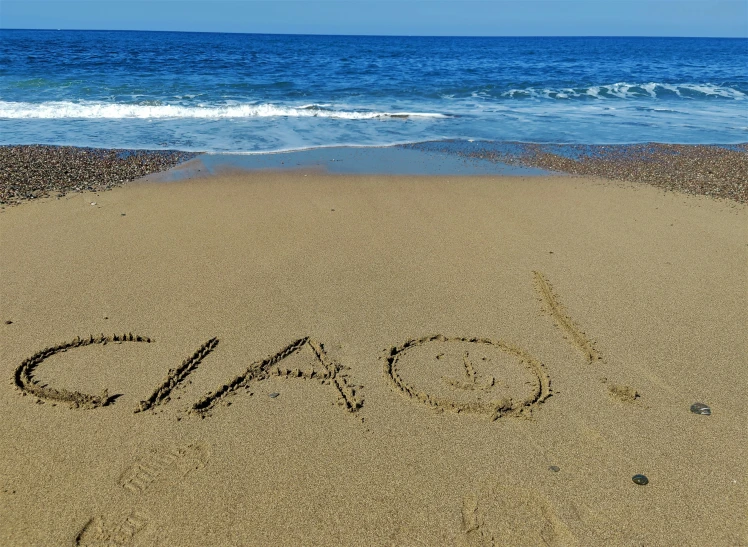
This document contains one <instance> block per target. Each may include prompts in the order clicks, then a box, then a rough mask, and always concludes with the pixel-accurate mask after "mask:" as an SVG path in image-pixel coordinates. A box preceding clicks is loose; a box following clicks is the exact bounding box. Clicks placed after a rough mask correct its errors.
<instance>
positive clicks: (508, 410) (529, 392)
mask: <svg viewBox="0 0 748 547" xmlns="http://www.w3.org/2000/svg"><path fill="white" fill-rule="evenodd" d="M534 279H535V285H536V287H535V288H536V290H537V292H538V294H539V295H540V296H541V299H542V300H543V301H544V303H545V307H546V311H547V312H548V314H549V315H550V316H551V317H552V318H553V319H554V320H555V324H556V325H557V326H558V327H559V328H560V329H562V330H564V331H565V333H566V336H565V338H566V339H567V340H569V341H570V342H571V343H572V344H573V345H574V346H575V347H576V348H577V349H578V350H579V351H580V352H582V353H583V354H584V356H585V359H586V360H587V361H588V362H592V361H595V360H599V359H602V357H601V356H600V353H599V352H598V351H597V350H596V349H595V347H594V345H593V343H592V342H591V341H590V340H589V339H587V338H586V337H585V335H584V333H583V332H582V331H581V330H580V329H579V328H577V326H576V324H575V323H574V322H573V321H572V320H571V318H570V317H568V315H566V314H565V312H564V310H563V307H562V306H561V304H560V302H559V300H558V297H557V296H556V294H555V293H554V292H553V289H552V288H551V285H550V283H549V282H548V281H547V279H546V278H545V277H544V276H543V275H542V274H540V273H539V272H534ZM154 342H155V340H154V339H153V338H151V337H149V336H144V335H141V334H133V333H126V334H114V335H104V334H101V335H99V336H93V335H91V336H88V337H86V338H80V337H77V338H75V339H74V340H72V341H69V342H63V343H61V344H58V345H55V346H50V347H48V348H45V349H43V350H41V351H39V352H37V353H36V354H34V355H32V356H31V357H29V358H28V359H25V360H24V361H23V362H22V363H21V364H20V365H19V366H18V367H17V368H16V370H15V374H14V383H15V386H16V387H17V388H18V389H19V390H20V392H21V393H22V394H23V395H32V396H34V397H37V398H38V400H47V401H51V402H55V403H66V404H69V405H70V407H71V408H81V409H94V408H100V407H106V406H110V405H112V404H114V403H115V401H116V399H117V397H118V395H110V394H109V393H108V391H107V390H103V391H102V393H101V394H99V395H93V394H86V393H81V392H78V391H69V390H66V389H58V388H55V387H51V386H49V385H46V384H44V383H42V382H41V381H40V380H39V379H38V378H37V375H36V370H37V368H38V367H39V365H41V364H42V363H43V362H44V361H45V360H46V359H48V358H49V357H51V356H52V355H55V354H58V353H61V352H67V351H69V350H74V349H76V348H85V347H88V346H93V345H107V344H123V343H140V344H152V343H154ZM218 346H219V339H218V338H211V339H210V340H207V341H206V342H205V343H203V344H202V345H201V346H200V347H199V348H197V350H195V352H194V353H192V355H190V356H188V357H187V358H186V359H184V360H183V361H182V363H181V364H180V365H179V366H177V367H175V368H172V369H170V370H169V372H168V374H167V375H166V377H165V378H164V380H163V381H162V382H161V383H160V384H159V385H158V386H156V388H155V389H154V390H153V392H152V393H151V395H150V396H148V397H147V398H145V399H143V400H142V401H140V403H139V404H138V405H137V407H136V408H135V409H134V411H135V412H136V413H137V412H147V411H151V410H153V409H155V408H156V407H159V406H163V405H167V404H168V403H169V402H170V401H171V399H172V395H173V394H174V393H175V392H176V391H177V390H180V389H183V388H184V386H185V383H186V380H187V378H188V377H189V376H190V375H191V374H194V373H195V372H196V371H197V370H198V369H199V367H200V365H201V363H202V362H203V361H204V360H206V359H207V358H208V357H209V356H210V355H211V354H212V353H213V352H214V351H216V349H217V348H218ZM294 355H300V356H305V357H306V363H307V366H306V367H304V368H299V367H298V365H297V367H295V368H289V366H287V363H289V362H290V360H289V359H288V358H289V357H291V356H294ZM381 358H382V360H383V362H384V367H383V372H384V376H385V378H386V379H387V380H388V382H389V384H390V386H391V387H392V388H393V389H394V390H396V391H399V392H400V393H401V394H402V395H403V396H405V397H407V398H409V399H411V400H413V401H415V402H418V403H420V404H423V405H426V406H428V407H430V408H432V409H434V410H437V411H439V412H441V411H444V410H449V411H453V412H458V413H474V414H485V415H487V416H489V417H490V418H491V419H492V420H496V419H498V418H500V417H503V416H511V415H522V414H527V413H529V412H532V410H533V409H534V408H535V407H537V406H538V405H540V404H541V403H543V401H545V400H546V399H547V398H548V397H550V396H551V393H552V391H551V387H550V378H549V376H548V374H547V372H546V367H545V365H543V363H541V362H540V361H539V360H537V359H536V358H534V357H533V356H532V355H531V354H530V353H529V352H527V351H526V350H524V349H522V348H519V347H518V346H516V345H514V344H511V343H509V342H505V341H496V340H491V339H488V338H467V337H447V336H443V335H439V334H437V335H433V336H425V337H421V338H415V339H412V340H408V341H407V342H405V343H403V344H401V345H399V346H393V347H391V348H390V349H389V350H387V352H386V353H385V355H383V356H382V357H381ZM294 362H296V363H298V362H299V361H298V360H294ZM349 370H350V369H349V368H348V367H346V366H344V365H342V364H341V363H339V362H338V361H336V360H335V359H333V358H332V357H330V356H329V355H328V353H327V351H326V350H325V347H324V344H322V343H321V342H319V341H317V340H315V339H313V338H310V337H308V336H307V337H304V338H300V339H298V340H294V341H293V342H291V343H290V344H288V345H287V346H285V347H283V348H282V349H280V350H279V351H278V352H276V353H274V354H272V355H269V356H267V357H266V358H264V359H261V360H259V361H255V362H254V363H252V364H251V365H249V367H247V369H246V370H245V371H244V372H242V373H241V374H239V375H238V376H236V377H234V378H232V379H231V380H229V381H228V382H227V383H225V384H223V385H222V386H220V387H219V388H218V389H216V390H214V391H211V392H209V393H207V394H205V395H204V396H203V397H201V398H200V399H199V400H198V401H196V402H195V403H194V404H192V405H191V407H190V408H189V411H190V413H192V414H196V415H201V416H202V417H205V416H207V415H209V414H210V412H211V411H212V410H214V409H215V408H216V407H218V406H220V405H222V403H223V406H228V404H230V402H229V401H228V399H229V398H230V397H232V396H234V395H236V394H238V393H241V392H243V391H248V390H249V388H250V385H251V384H252V383H255V382H261V381H263V380H268V379H270V378H273V377H276V378H286V379H302V380H307V381H312V382H316V383H318V384H319V385H320V386H325V387H326V389H328V390H329V391H330V392H331V393H332V394H333V396H334V397H335V399H336V402H337V404H338V405H339V406H341V407H342V408H343V409H344V410H346V411H348V412H356V411H357V410H358V409H359V408H361V406H362V405H363V399H362V397H361V386H358V385H355V384H354V383H353V382H352V380H351V378H350V376H349Z"/></svg>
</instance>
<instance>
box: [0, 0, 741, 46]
mask: <svg viewBox="0 0 748 547" xmlns="http://www.w3.org/2000/svg"><path fill="white" fill-rule="evenodd" d="M0 27H2V28H54V29H56V28H63V29H117V30H120V29H121V30H179V31H206V32H257V33H300V34H396V35H452V36H456V35H461V36H517V35H521V36H585V35H587V36H589V35H594V36H729V37H748V0H272V1H270V0H234V1H224V0H214V1H207V0H193V1H186V2H185V1H177V0H148V1H146V0H141V1H138V0H0Z"/></svg>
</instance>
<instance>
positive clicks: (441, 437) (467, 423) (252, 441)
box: [0, 172, 748, 545]
mask: <svg viewBox="0 0 748 547" xmlns="http://www.w3.org/2000/svg"><path fill="white" fill-rule="evenodd" d="M91 202H95V203H96V205H92V204H91ZM747 220H748V209H747V208H746V207H745V206H743V205H738V204H735V203H731V202H722V201H717V200H711V199H709V198H704V197H693V196H683V195H678V194H673V193H667V194H663V193H662V191H658V190H657V189H655V188H652V187H646V186H636V187H632V186H630V185H623V184H617V183H610V182H602V181H596V180H591V179H574V178H569V177H557V178H553V177H546V178H510V177H505V178H497V177H485V178H457V177H429V178H406V177H381V176H380V177H367V176H358V177H354V176H330V175H323V174H319V173H304V172H291V173H283V174H278V173H254V174H246V173H245V174H226V175H223V176H220V177H216V178H214V179H210V180H191V181H185V182H179V183H170V184H149V183H136V184H130V185H127V186H125V187H122V188H117V189H115V190H113V191H111V192H106V193H102V194H100V195H95V194H92V193H88V194H77V195H70V196H66V198H63V199H59V200H53V199H48V200H40V201H35V202H31V203H25V204H21V205H19V206H17V207H13V208H9V209H7V210H5V211H4V212H2V213H1V214H0V257H1V259H0V275H1V277H2V285H1V289H0V290H1V293H0V297H1V300H0V342H1V347H0V363H1V368H0V375H2V377H3V378H4V379H5V380H4V381H3V382H2V384H0V416H1V417H2V421H0V439H2V442H1V443H0V544H2V545H74V544H80V545H126V544H132V545H281V544H284V545H287V544H305V545H335V544H346V545H362V544H367V545H492V544H495V545H546V544H547V545H640V544H643V545H748V524H747V522H748V514H747V512H746V511H747V509H748V453H747V452H748V419H747V417H748V411H747V410H746V386H747V385H748V366H747V365H748V357H747V356H748V347H747V346H746V340H747V338H746V325H747V324H748V279H747V277H748V222H747ZM8 321H12V323H10V324H7V322H8ZM102 333H103V334H104V335H105V338H104V339H102V338H100V336H101V334H102ZM129 333H132V334H133V337H134V338H135V337H137V336H141V337H142V341H140V342H138V341H137V340H136V339H135V340H133V341H130V339H129V338H130V337H129ZM123 334H127V336H126V337H125V338H126V339H125V341H122V335H123ZM91 335H93V338H91ZM114 335H116V336H117V339H116V340H115V339H114ZM437 335H438V336H437ZM76 337H81V340H78V339H77V338H76ZM145 337H149V338H151V339H152V341H151V342H150V343H149V342H147V341H145ZM307 337H308V338H307ZM213 338H216V339H217V341H212V339H213ZM104 342H106V343H104ZM294 342H296V343H295V344H293V343H294ZM61 344H64V345H65V347H60V345H61ZM50 347H51V348H52V349H50V350H49V351H47V352H45V353H41V354H40V353H39V352H41V351H42V350H45V348H50ZM201 347H202V348H203V350H201V351H198V350H199V348H201ZM284 348H285V349H286V350H287V351H285V353H284V352H282V350H284ZM63 350H64V351H63ZM35 355H36V356H37V357H36V358H34V359H32V360H31V361H29V360H28V359H29V358H32V357H33V356H35ZM170 370H171V371H172V372H171V373H170V375H169V376H168V377H167V374H169V371H170ZM165 378H166V380H165ZM16 384H20V385H22V386H23V389H25V390H26V392H27V393H26V394H25V395H24V393H23V390H22V389H20V388H19V387H18V386H17V385H16ZM45 386H46V387H45ZM222 386H225V387H223V388H222ZM104 389H106V390H108V391H107V392H106V393H103V391H104ZM211 393H212V394H213V395H209V394H211ZM275 393H277V394H278V395H277V396H276V397H271V396H270V395H271V394H275ZM71 399H72V400H75V401H76V402H77V405H78V407H77V408H71V404H69V400H71ZM141 401H145V403H144V404H141ZM695 402H703V403H706V404H708V405H709V406H710V407H711V409H712V415H711V416H702V415H696V414H694V413H691V412H690V411H689V407H690V405H691V404H692V403H695ZM103 403H107V404H106V406H102V404H103ZM73 406H74V405H73ZM196 406H197V407H198V410H195V407H196ZM141 408H142V409H144V410H142V411H141V412H134V411H135V410H137V409H141ZM199 409H202V410H199ZM637 473H643V474H645V475H646V476H647V477H648V478H649V484H647V485H646V486H639V485H637V484H635V483H634V482H632V476H633V475H635V474H637Z"/></svg>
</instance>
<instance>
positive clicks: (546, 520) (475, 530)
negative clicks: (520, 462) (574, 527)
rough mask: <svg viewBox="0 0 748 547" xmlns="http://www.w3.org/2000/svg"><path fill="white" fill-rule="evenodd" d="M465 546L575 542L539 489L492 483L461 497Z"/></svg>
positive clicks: (565, 543)
mask: <svg viewBox="0 0 748 547" xmlns="http://www.w3.org/2000/svg"><path fill="white" fill-rule="evenodd" d="M459 543H460V544H461V545H464V546H483V545H485V546H489V545H490V546H493V545H514V546H518V547H519V546H524V545H527V546H533V547H534V546H537V545H551V546H553V545H558V546H561V545H563V546H572V545H578V543H579V542H578V541H577V538H576V537H575V536H574V534H573V533H572V532H571V530H570V529H569V527H568V526H567V525H566V524H565V523H564V521H563V520H561V518H559V516H558V514H557V513H556V511H555V510H554V508H553V505H552V504H551V503H550V501H549V500H548V499H547V498H546V497H545V496H543V494H541V493H540V492H538V491H536V490H533V489H528V488H522V487H520V486H517V487H514V488H509V487H501V486H494V487H490V488H485V489H482V490H481V491H479V492H475V493H472V494H470V495H467V496H465V497H464V498H463V500H462V536H461V541H460V542H459Z"/></svg>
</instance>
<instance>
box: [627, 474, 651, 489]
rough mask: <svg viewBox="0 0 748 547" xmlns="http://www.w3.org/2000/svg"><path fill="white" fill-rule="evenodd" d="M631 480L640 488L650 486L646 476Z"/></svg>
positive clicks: (635, 476)
mask: <svg viewBox="0 0 748 547" xmlns="http://www.w3.org/2000/svg"><path fill="white" fill-rule="evenodd" d="M631 480H632V481H634V483H636V484H638V485H639V486H644V485H645V484H649V479H648V478H647V477H646V476H644V475H634V476H633V477H631Z"/></svg>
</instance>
